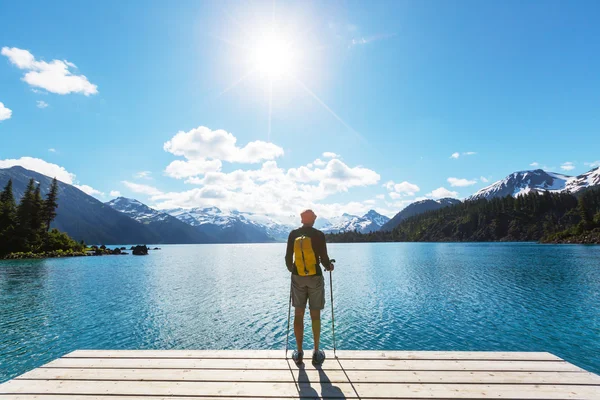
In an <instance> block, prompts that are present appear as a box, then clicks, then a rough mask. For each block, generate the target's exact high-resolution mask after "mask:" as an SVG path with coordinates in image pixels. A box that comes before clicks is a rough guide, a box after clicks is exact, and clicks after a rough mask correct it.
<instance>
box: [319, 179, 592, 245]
mask: <svg viewBox="0 0 600 400" xmlns="http://www.w3.org/2000/svg"><path fill="white" fill-rule="evenodd" d="M327 241H328V242H331V243H356V242H539V243H547V244H563V243H564V244H600V189H589V190H586V191H584V192H583V193H581V194H579V193H578V196H574V195H573V194H570V193H550V192H544V193H538V192H530V193H528V194H525V195H521V196H518V197H516V198H515V197H512V196H506V197H504V198H494V199H491V200H487V199H479V200H474V201H465V202H464V203H460V204H456V205H453V206H448V207H444V208H441V209H438V210H434V211H429V212H426V213H423V214H419V215H415V216H413V217H410V218H407V219H406V220H404V221H402V222H400V224H399V225H398V226H396V227H395V228H394V229H393V230H391V231H383V232H382V231H379V232H371V233H358V232H341V233H334V234H329V235H327Z"/></svg>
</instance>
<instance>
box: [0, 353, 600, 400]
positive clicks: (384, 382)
mask: <svg viewBox="0 0 600 400" xmlns="http://www.w3.org/2000/svg"><path fill="white" fill-rule="evenodd" d="M307 353H308V352H307ZM337 355H338V358H337V359H336V358H334V357H333V352H332V351H328V352H327V356H328V359H327V360H326V361H325V363H324V364H323V367H322V368H319V369H317V368H315V367H313V366H312V365H311V364H310V360H307V362H306V363H305V366H304V367H303V368H299V367H297V366H296V365H295V364H294V362H293V361H292V360H290V359H286V358H285V357H284V352H283V351H260V350H241V351H237V350H233V351H204V350H199V351H188V350H160V351H150V350H130V351H129V350H126V351H107V350H78V351H74V352H72V353H70V354H67V355H65V356H64V357H61V358H59V359H57V360H54V361H52V362H50V363H48V364H46V365H44V366H42V367H40V368H36V369H34V370H32V371H30V372H27V373H25V374H24V375H21V376H19V377H17V378H15V379H13V380H11V381H8V382H6V383H4V384H1V385H0V399H2V400H5V399H14V400H16V399H27V400H29V399H40V400H57V399H83V400H91V399H106V400H109V399H110V400H133V399H161V398H170V399H190V398H198V399H204V400H208V399H214V400H217V399H219V400H223V399H267V398H269V399H273V398H278V399H344V398H347V399H490V398H500V399H594V400H598V399H600V376H598V375H595V374H592V373H590V372H587V371H585V370H582V369H581V368H578V367H576V366H575V365H573V364H570V363H568V362H566V361H564V360H562V359H560V358H558V357H556V356H554V355H552V354H550V353H502V352H438V351H435V352H429V351H338V352H337Z"/></svg>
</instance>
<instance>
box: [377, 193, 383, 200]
mask: <svg viewBox="0 0 600 400" xmlns="http://www.w3.org/2000/svg"><path fill="white" fill-rule="evenodd" d="M375 198H376V199H378V200H383V199H385V194H378V195H377V196H375Z"/></svg>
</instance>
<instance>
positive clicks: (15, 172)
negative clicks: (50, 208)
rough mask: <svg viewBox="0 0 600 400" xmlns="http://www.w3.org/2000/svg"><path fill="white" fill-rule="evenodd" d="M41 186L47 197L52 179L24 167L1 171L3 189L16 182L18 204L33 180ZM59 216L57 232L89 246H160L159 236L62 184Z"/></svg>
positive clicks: (59, 187)
mask: <svg viewBox="0 0 600 400" xmlns="http://www.w3.org/2000/svg"><path fill="white" fill-rule="evenodd" d="M30 178H33V179H34V180H35V181H36V182H39V183H40V184H41V186H40V187H41V190H42V194H43V195H46V193H47V191H48V189H49V188H50V184H51V183H52V178H49V177H47V176H45V175H42V174H39V173H37V172H34V171H29V170H26V169H25V168H22V167H11V168H6V169H0V186H2V187H4V185H6V183H7V182H8V180H9V179H12V181H13V189H14V195H15V198H16V200H17V201H19V199H20V198H21V197H22V196H23V193H24V192H25V188H26V187H27V183H28V182H29V179H30ZM56 211H57V216H56V219H55V220H54V222H53V223H52V227H53V228H58V229H59V230H61V231H63V232H66V233H68V234H69V236H71V237H72V238H73V239H75V240H78V241H79V240H84V241H85V242H86V243H88V244H129V243H160V238H159V236H158V235H157V234H156V233H155V232H152V231H151V230H150V229H148V228H147V227H146V226H144V225H142V224H140V223H139V222H137V221H135V220H133V219H131V218H129V217H128V216H126V215H123V214H121V213H120V212H118V211H116V210H113V209H112V208H111V207H109V206H107V205H106V204H104V203H102V202H101V201H99V200H97V199H95V198H93V197H92V196H88V195H87V194H85V193H84V192H82V191H81V190H79V189H77V188H76V187H74V186H71V185H69V184H66V183H64V182H60V181H59V182H58V209H57V210H56Z"/></svg>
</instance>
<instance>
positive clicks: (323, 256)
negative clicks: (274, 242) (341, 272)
mask: <svg viewBox="0 0 600 400" xmlns="http://www.w3.org/2000/svg"><path fill="white" fill-rule="evenodd" d="M302 235H304V236H308V237H309V238H310V241H311V243H312V247H313V251H314V252H315V255H316V256H317V275H323V272H321V268H320V267H319V263H321V264H322V265H323V266H324V267H326V268H329V264H331V262H330V261H329V256H328V255H327V244H326V243H325V234H324V233H323V232H321V231H320V230H318V229H315V228H313V227H312V226H303V227H301V228H298V229H294V230H293V231H291V232H290V236H289V237H288V242H287V250H286V252H285V265H286V266H287V269H288V270H289V271H290V272H291V273H292V274H294V275H298V271H297V270H296V266H295V265H294V240H296V238H297V237H300V236H302Z"/></svg>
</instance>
